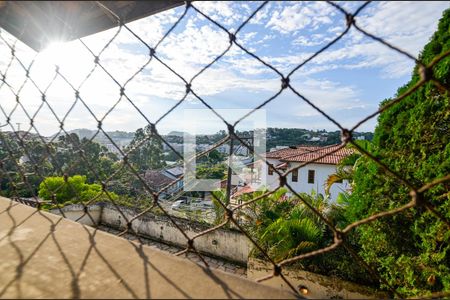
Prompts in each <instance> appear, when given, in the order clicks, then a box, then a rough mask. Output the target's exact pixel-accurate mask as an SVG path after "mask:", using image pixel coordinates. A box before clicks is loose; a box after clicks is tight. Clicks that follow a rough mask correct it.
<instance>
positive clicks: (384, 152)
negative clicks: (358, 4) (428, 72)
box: [347, 10, 450, 296]
mask: <svg viewBox="0 0 450 300" xmlns="http://www.w3.org/2000/svg"><path fill="white" fill-rule="evenodd" d="M449 50H450V10H447V11H445V12H444V15H443V17H442V19H441V20H440V23H439V26H438V30H437V31H436V32H435V34H434V35H433V37H432V39H431V41H430V42H429V43H428V44H427V45H426V46H425V48H424V49H423V51H422V53H421V55H420V60H421V61H422V62H423V63H425V64H429V63H430V62H431V61H432V60H433V59H434V58H435V57H436V56H438V55H441V54H443V53H445V52H447V51H449ZM418 69H419V68H418V67H417V66H416V67H415V69H414V71H413V75H412V78H411V80H410V81H409V82H408V83H407V84H406V85H405V86H403V87H401V88H399V89H398V92H397V96H398V95H402V94H403V93H404V92H405V91H407V90H408V89H409V88H410V87H412V86H414V85H415V84H416V83H417V82H418V81H419V80H420V76H419V70H418ZM433 73H434V76H435V77H436V78H437V79H438V80H439V81H441V82H442V83H443V84H444V85H446V86H447V87H449V86H450V84H449V83H450V82H449V81H450V58H449V57H447V58H445V59H443V60H442V61H440V62H439V63H438V64H437V65H435V67H434V68H433ZM389 101H390V100H389V99H388V100H386V101H384V102H383V103H382V104H381V105H385V104H386V103H388V102H389ZM371 148H372V149H371V152H372V153H373V154H374V155H375V156H376V157H377V158H378V159H380V160H381V161H382V162H383V163H384V164H386V165H387V166H388V167H389V168H391V169H392V170H394V171H396V172H397V173H398V174H401V176H402V177H403V178H405V179H406V180H408V181H409V182H410V183H412V184H413V185H414V186H416V187H420V186H422V185H424V184H426V183H428V182H431V181H432V180H434V179H437V178H441V177H443V176H445V175H448V174H450V100H449V94H448V92H446V91H445V90H443V89H439V88H437V87H436V86H435V85H433V84H432V83H427V84H425V85H424V86H422V87H421V88H419V89H418V90H417V91H416V92H414V93H412V94H411V95H409V96H407V97H405V98H404V99H403V100H402V101H400V102H398V103H396V104H394V105H393V106H392V107H390V108H388V109H387V110H386V111H384V112H382V113H381V114H380V116H379V118H378V126H377V128H376V130H375V133H374V139H373V147H371ZM354 183H355V188H354V191H353V193H352V195H351V197H350V199H349V207H348V209H347V217H348V218H349V220H350V221H355V220H359V219H362V218H364V217H367V216H370V215H372V214H374V213H377V212H380V211H386V210H389V209H392V208H394V207H399V206H401V205H404V204H406V203H407V202H409V201H410V200H411V198H410V196H409V189H408V188H407V187H406V186H404V185H403V184H402V183H401V182H399V181H398V180H396V179H394V178H393V177H391V176H386V173H385V172H383V171H382V170H381V169H380V167H379V166H378V165H377V164H376V163H375V162H373V161H371V160H370V159H368V158H363V159H362V162H360V163H358V167H357V168H356V171H355V176H354ZM449 190H450V183H449V182H448V181H447V182H445V183H442V184H439V185H437V186H435V187H433V188H432V189H430V190H428V191H427V192H426V193H425V194H424V198H425V199H426V201H429V202H430V203H432V204H433V205H434V207H436V208H437V211H438V212H440V213H441V214H442V215H443V216H444V217H445V218H447V220H450V194H449ZM357 233H358V236H359V242H360V244H361V247H362V249H361V251H360V254H361V255H362V256H363V257H364V259H365V260H366V261H367V262H369V263H370V264H372V265H373V266H375V267H376V268H377V269H378V271H379V272H380V274H381V275H382V276H383V277H384V278H385V279H386V280H387V281H388V282H389V283H390V284H391V285H392V286H394V287H395V288H397V291H399V292H401V293H402V294H403V295H405V296H409V295H417V294H423V293H428V292H436V291H443V290H444V291H445V290H446V291H448V290H450V245H449V241H450V230H449V228H448V227H447V225H446V224H445V223H444V222H442V221H441V220H440V219H438V218H437V217H436V216H434V215H433V214H432V213H431V212H429V211H428V210H426V209H425V208H424V207H417V208H414V209H410V210H407V211H404V212H403V213H399V214H396V215H395V216H391V217H385V218H382V219H379V220H377V221H375V222H372V223H369V224H367V225H363V226H360V227H359V228H358V229H357Z"/></svg>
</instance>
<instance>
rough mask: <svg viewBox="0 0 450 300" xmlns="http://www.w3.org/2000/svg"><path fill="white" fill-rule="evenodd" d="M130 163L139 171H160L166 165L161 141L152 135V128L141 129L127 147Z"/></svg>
mask: <svg viewBox="0 0 450 300" xmlns="http://www.w3.org/2000/svg"><path fill="white" fill-rule="evenodd" d="M127 151H131V152H130V154H129V160H130V162H131V163H132V164H133V165H134V166H135V167H136V168H137V169H139V171H141V172H142V171H145V170H148V169H160V168H162V167H164V166H165V165H166V163H165V161H164V155H163V147H162V142H161V140H160V139H159V138H158V137H156V136H155V135H152V133H151V130H150V126H146V127H145V128H144V129H142V128H139V129H138V130H136V133H135V134H134V138H133V140H132V141H131V142H130V144H129V145H128V147H127Z"/></svg>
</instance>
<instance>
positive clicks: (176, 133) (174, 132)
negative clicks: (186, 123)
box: [166, 131, 184, 137]
mask: <svg viewBox="0 0 450 300" xmlns="http://www.w3.org/2000/svg"><path fill="white" fill-rule="evenodd" d="M166 135H170V136H179V137H183V136H184V132H183V131H171V132H169V133H168V134H166Z"/></svg>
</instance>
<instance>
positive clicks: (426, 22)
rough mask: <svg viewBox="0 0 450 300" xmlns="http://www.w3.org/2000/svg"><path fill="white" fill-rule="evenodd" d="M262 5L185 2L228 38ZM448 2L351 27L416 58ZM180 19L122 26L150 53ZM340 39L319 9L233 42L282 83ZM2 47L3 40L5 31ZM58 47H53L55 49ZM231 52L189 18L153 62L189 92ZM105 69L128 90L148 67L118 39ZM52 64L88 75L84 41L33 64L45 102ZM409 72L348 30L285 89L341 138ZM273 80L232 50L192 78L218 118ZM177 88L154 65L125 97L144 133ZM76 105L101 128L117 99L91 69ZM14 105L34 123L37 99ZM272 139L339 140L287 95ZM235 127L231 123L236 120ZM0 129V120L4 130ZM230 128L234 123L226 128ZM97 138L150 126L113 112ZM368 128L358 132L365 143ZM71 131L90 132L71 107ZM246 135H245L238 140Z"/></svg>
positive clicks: (177, 121) (300, 10)
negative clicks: (290, 132) (281, 134)
mask: <svg viewBox="0 0 450 300" xmlns="http://www.w3.org/2000/svg"><path fill="white" fill-rule="evenodd" d="M260 4H261V2H245V1H241V2H193V5H194V6H195V7H196V8H198V9H199V10H201V11H202V12H204V13H205V14H207V15H208V16H210V17H211V18H213V19H214V20H216V21H217V22H219V23H220V24H222V25H223V26H224V27H226V28H227V29H228V30H230V31H234V30H236V29H237V27H238V26H239V25H240V24H241V23H242V22H243V21H244V20H245V19H246V18H247V17H248V16H249V15H250V14H251V13H252V12H253V11H254V10H255V9H256V8H257V7H258V6H259V5H260ZM361 4H362V2H339V5H341V6H343V7H344V8H345V9H347V10H348V11H351V12H352V11H355V9H357V7H359V6H360V5H361ZM448 7H449V3H448V2H425V1H423V2H420V1H417V2H400V1H398V2H374V3H371V4H369V5H368V6H367V7H366V8H365V9H364V10H363V11H362V12H361V13H360V14H359V15H358V17H357V18H356V22H357V24H358V25H359V26H361V27H362V28H364V29H365V30H367V31H368V32H370V33H373V34H375V35H377V36H379V37H382V38H384V39H386V40H387V41H389V42H390V43H392V44H393V45H396V46H398V47H399V48H401V49H403V50H406V51H408V52H409V53H411V54H412V55H414V56H417V55H418V54H419V51H420V50H421V49H422V48H423V46H424V45H425V44H426V43H427V41H428V40H429V39H430V37H431V35H432V33H433V32H434V31H435V30H436V28H437V22H438V20H439V18H440V17H441V16H442V12H443V10H445V9H447V8H448ZM183 11H184V7H178V8H176V9H172V10H170V11H166V12H163V13H160V14H157V15H154V16H150V17H148V18H145V19H141V20H138V21H135V22H132V23H129V27H130V28H131V29H132V30H133V31H134V32H135V33H136V34H138V35H139V36H141V38H142V39H143V40H145V41H146V42H147V43H148V44H149V45H151V46H154V45H155V43H156V42H157V41H159V40H160V39H161V37H162V36H163V35H164V33H165V32H166V31H167V30H168V29H169V28H170V26H172V24H173V23H174V22H175V21H176V20H177V19H178V17H179V16H180V15H181V14H182V13H183ZM344 29H345V18H344V16H343V15H342V13H340V12H339V11H338V10H337V9H335V8H334V7H332V6H331V5H329V4H327V3H325V2H269V3H268V4H267V5H266V6H265V7H264V8H263V9H262V10H261V11H260V12H259V13H258V14H257V15H256V16H255V18H253V19H252V21H250V23H249V24H247V26H245V27H244V28H243V29H242V31H241V32H239V34H238V35H237V41H238V42H239V43H240V44H242V45H243V46H244V47H245V48H247V49H248V50H249V51H251V52H252V53H254V54H256V55H258V56H259V57H260V58H262V59H263V60H264V61H266V62H268V63H270V64H271V65H273V66H275V67H276V68H277V69H278V70H279V71H280V72H282V73H283V74H287V73H289V71H290V70H292V69H293V68H295V66H297V65H298V64H299V63H301V62H302V61H304V60H305V59H306V58H308V57H309V56H310V55H312V54H313V53H314V52H315V51H317V50H318V49H320V48H321V47H323V46H324V45H326V44H327V43H328V42H329V41H330V40H331V39H333V38H334V37H336V36H337V35H338V34H340V33H341V32H342V31H343V30H344ZM117 30H118V29H117V28H115V29H111V30H108V31H105V32H102V33H99V34H95V35H92V36H89V37H86V38H83V41H84V42H85V43H86V45H87V46H88V47H89V48H90V49H91V50H92V51H93V52H94V53H98V52H99V51H100V50H101V49H102V48H103V46H104V45H105V44H106V42H107V41H108V40H109V39H111V38H112V37H113V36H114V34H116V33H117ZM2 36H3V37H4V38H7V39H8V40H12V39H11V37H10V36H9V35H8V34H7V33H5V32H4V31H2ZM55 42H57V41H55ZM227 46H228V36H227V34H226V33H225V32H224V31H222V30H221V29H220V28H219V27H217V26H215V25H214V24H213V23H211V22H210V21H208V20H206V19H205V18H204V17H202V16H201V15H200V14H198V13H197V12H195V11H194V10H193V9H190V10H189V11H188V13H187V15H186V17H185V18H184V19H183V20H182V21H181V23H180V24H179V26H177V27H176V29H175V30H174V31H173V32H172V33H171V34H170V35H169V36H168V37H167V38H166V39H165V40H164V41H163V42H162V43H161V44H160V45H159V46H158V48H157V51H156V53H157V55H158V57H159V58H160V59H161V60H162V61H164V62H165V63H166V64H167V65H169V66H170V67H171V68H172V69H174V70H176V71H177V73H179V74H180V75H182V76H183V77H184V78H185V79H186V80H187V81H189V80H190V78H192V76H193V75H194V74H196V73H197V72H198V71H199V70H201V69H202V68H203V67H204V66H205V65H206V64H208V63H209V62H211V61H212V60H213V59H214V58H215V57H216V56H217V55H219V54H220V53H221V52H222V51H224V50H225V49H226V48H227ZM17 55H18V57H19V58H20V59H21V60H22V61H23V62H24V63H29V62H31V60H32V59H33V57H34V56H35V53H34V52H33V51H32V50H30V49H29V48H27V47H26V46H24V45H21V44H20V43H19V44H18V51H17ZM9 58H10V53H9V51H8V50H7V49H6V48H5V47H4V46H3V45H0V70H2V72H4V70H5V68H6V65H7V63H8V61H9ZM100 60H101V63H102V64H103V65H104V67H105V68H106V69H107V70H108V72H110V73H111V74H112V75H113V76H114V78H116V79H117V80H118V81H119V82H120V83H121V84H123V83H125V82H126V81H127V80H128V79H129V78H130V77H131V76H132V75H133V74H134V73H135V72H136V71H137V70H139V69H140V68H141V67H142V66H143V65H144V64H145V63H146V62H147V61H148V50H147V48H146V47H145V46H144V45H142V44H141V43H140V42H139V41H138V40H137V39H136V38H135V37H133V35H132V34H131V33H129V32H127V30H126V29H124V28H122V30H121V31H120V32H119V33H118V35H117V37H116V38H115V39H114V40H113V42H112V43H111V45H110V46H109V47H108V48H107V49H106V50H105V51H104V52H103V53H102V54H101V55H100ZM53 63H57V64H58V65H59V66H60V68H61V73H62V74H64V75H65V76H66V78H67V79H68V80H69V81H70V82H71V84H73V85H74V86H76V87H79V86H80V84H81V83H82V82H83V79H84V78H85V77H86V75H87V74H89V73H90V71H91V70H92V69H93V68H94V66H95V65H94V62H93V57H92V54H90V53H89V51H88V50H87V49H86V48H85V47H84V46H83V45H82V43H81V42H80V41H73V42H70V43H64V44H56V46H51V47H49V49H47V50H45V51H43V52H42V53H39V54H38V55H37V56H36V60H35V64H34V65H33V67H32V69H31V76H32V78H35V79H36V80H35V81H36V84H37V85H38V86H39V87H40V88H41V89H42V90H43V89H45V88H46V87H47V85H48V83H49V82H52V78H53V75H54V71H53V70H54V67H53V66H52V64H53ZM412 68H413V62H412V61H411V60H410V59H408V58H405V57H404V56H402V55H401V54H398V53H396V52H395V51H393V50H391V49H388V48H387V47H385V46H383V45H381V44H380V43H378V42H376V41H373V40H371V39H370V38H367V37H365V36H363V35H362V34H360V33H358V32H357V31H356V30H354V29H351V30H350V32H349V33H348V34H347V35H345V36H344V37H343V38H342V39H341V40H340V41H339V42H337V43H336V44H335V45H333V46H332V47H330V48H329V49H328V50H327V51H326V52H324V53H322V54H320V55H319V56H318V57H316V58H315V59H314V60H312V61H311V62H309V63H308V64H306V65H305V66H304V67H302V68H301V69H299V70H298V71H297V72H295V73H294V74H293V75H292V77H291V84H292V85H293V86H294V87H295V89H296V90H297V91H299V92H300V93H302V94H303V95H304V96H306V97H307V98H308V99H310V100H311V101H312V102H313V103H314V104H316V105H317V106H318V107H320V108H321V109H323V110H324V111H325V112H327V113H328V114H330V116H332V117H333V118H335V119H336V120H337V121H338V122H340V123H341V124H342V125H343V126H345V127H351V126H353V125H354V124H355V123H357V121H358V120H360V119H362V118H363V117H364V116H366V115H368V114H370V113H372V112H374V111H375V110H376V109H377V107H378V104H379V102H380V101H382V100H383V99H385V98H388V97H392V96H393V95H394V94H395V92H396V90H397V88H398V87H400V86H401V85H403V84H405V83H406V82H407V81H408V80H409V77H410V74H411V71H412ZM8 74H9V75H8V76H9V77H8V80H9V83H10V85H11V86H12V87H13V88H14V89H15V91H17V90H19V88H20V86H21V83H22V82H23V81H24V78H25V77H24V71H23V70H21V68H20V66H19V64H18V63H17V62H16V61H14V62H13V64H12V66H11V68H10V70H9V71H8ZM280 84H281V83H280V78H279V76H278V75H277V74H276V73H275V72H273V71H272V70H270V69H269V68H267V67H265V66H264V65H262V64H261V63H260V62H258V61H257V60H255V59H254V58H252V57H250V56H249V55H247V54H245V53H244V52H243V51H242V50H240V49H239V48H238V47H237V46H235V45H234V46H233V47H232V48H231V49H230V51H229V52H228V53H227V54H226V55H225V56H224V57H223V58H222V59H221V60H219V61H218V62H217V63H216V64H214V65H213V66H212V67H211V68H209V69H208V70H206V71H205V72H204V73H202V74H201V75H200V76H199V77H197V78H196V79H195V80H194V82H193V85H192V88H193V90H194V91H195V92H196V94H198V95H199V96H200V97H202V99H204V100H205V101H206V102H208V103H209V104H210V105H211V106H212V107H214V108H220V109H233V108H236V109H238V108H239V109H245V108H253V107H255V106H257V105H259V104H261V103H262V102H264V101H265V100H266V99H267V98H269V97H271V96H272V95H274V94H275V93H276V92H277V91H278V89H279V87H280ZM184 91H185V87H184V83H183V82H182V81H181V80H180V79H179V78H177V77H176V76H175V75H174V74H172V73H171V72H170V71H169V70H167V69H166V68H165V67H164V66H162V65H161V64H160V63H159V62H157V61H155V60H153V61H151V62H150V64H148V65H147V66H146V67H145V68H144V70H143V72H141V73H139V74H138V75H137V76H136V77H134V79H133V80H132V81H130V82H129V84H128V85H127V86H126V92H127V95H129V97H130V98H131V99H132V101H133V102H134V103H135V105H136V106H137V107H139V109H140V110H141V111H142V113H143V114H144V115H145V116H146V117H147V118H148V119H149V120H150V121H152V122H154V121H156V120H157V119H158V118H159V117H160V116H162V115H163V114H164V113H165V112H166V111H167V110H168V109H169V108H170V107H172V106H173V105H175V103H176V102H177V101H178V100H180V99H181V98H182V97H183V95H184ZM73 94H74V93H73V91H72V89H71V88H70V87H69V86H68V84H66V83H65V82H64V81H63V80H62V79H60V78H57V79H56V80H55V81H54V82H53V83H52V85H51V86H50V88H49V89H48V91H47V98H48V101H49V103H50V104H51V105H52V107H54V109H55V111H56V113H57V114H58V115H60V116H62V115H64V114H65V113H66V112H67V110H68V109H69V107H70V106H71V105H72V104H73V103H74V101H75V99H74V96H73ZM80 95H81V97H82V99H83V100H84V101H85V103H86V104H87V105H88V106H89V107H90V108H91V110H92V112H93V113H94V114H95V115H96V116H97V117H98V118H99V119H100V118H102V117H103V116H104V115H105V114H106V113H107V112H108V110H109V109H110V108H111V107H112V106H113V105H114V103H116V101H118V100H119V98H120V95H119V87H118V86H117V85H116V84H115V83H114V82H113V81H112V80H111V79H110V78H109V77H108V75H107V74H106V73H105V72H103V71H102V70H101V69H100V68H98V67H97V68H95V69H94V72H93V73H92V75H91V76H90V77H89V78H88V80H87V81H86V82H84V83H83V84H81V87H80ZM0 96H1V99H2V103H1V105H2V107H3V108H4V111H5V112H6V114H8V113H9V112H10V111H11V110H12V109H13V107H14V102H15V98H14V97H13V95H12V93H11V92H10V91H8V89H6V88H5V87H2V88H1V89H0ZM20 96H21V99H22V101H23V102H24V104H25V105H26V107H27V110H29V112H30V113H31V114H32V113H34V112H36V111H37V110H38V109H39V104H40V99H41V97H40V95H39V92H38V90H37V89H36V88H35V87H33V85H32V84H30V83H29V82H27V83H26V84H25V86H24V87H23V88H22V90H21V92H20ZM203 108H205V106H204V105H203V104H202V103H200V101H198V99H196V98H195V97H193V96H192V95H189V96H188V97H187V98H186V100H185V102H184V103H183V104H182V105H180V106H179V107H178V108H177V109H176V110H174V112H173V113H172V114H170V115H169V116H168V117H167V118H165V119H164V120H163V121H161V122H160V123H159V124H158V126H157V128H158V129H159V130H160V131H161V132H162V133H166V132H168V131H171V130H179V131H182V130H183V129H184V128H185V127H186V126H185V124H186V120H184V119H183V109H203ZM265 109H266V112H267V125H268V126H270V127H297V128H308V129H327V130H337V127H336V126H335V125H334V124H332V123H330V122H329V121H327V120H326V119H325V118H323V117H322V116H320V115H319V114H318V113H317V112H316V111H315V110H314V109H312V108H311V107H309V106H308V105H306V104H305V103H304V102H303V101H302V100H301V99H299V98H298V97H297V96H296V95H294V94H293V93H292V92H291V91H289V90H285V91H284V92H283V93H282V94H281V95H280V96H279V97H278V98H276V99H275V100H273V101H272V102H270V103H269V104H268V105H267V106H265ZM240 116H241V115H240V114H238V113H237V114H236V116H233V117H234V118H235V119H237V118H239V117H240ZM11 118H12V120H13V122H14V123H16V122H21V123H23V124H22V129H24V128H27V126H26V125H25V123H27V120H26V117H25V114H24V112H23V111H22V110H21V109H17V110H15V111H14V112H13V114H12V116H11ZM5 119H6V117H5V116H4V114H3V113H0V123H4V120H5ZM230 121H232V120H230ZM36 124H37V126H38V130H39V132H40V133H41V134H44V135H49V134H53V133H54V132H56V131H57V128H58V126H59V125H58V122H57V121H56V119H55V118H54V117H53V116H52V115H51V112H50V111H49V110H48V108H46V107H44V108H42V109H41V110H39V112H38V114H37V117H36ZM103 124H104V128H105V130H125V131H134V130H135V129H136V128H138V127H143V126H145V125H146V120H145V118H144V117H142V116H141V115H140V114H139V113H137V112H136V110H135V108H134V107H133V106H132V105H131V104H130V103H129V102H128V101H127V100H126V99H122V100H120V101H119V103H118V105H117V106H116V108H115V109H114V110H113V112H112V113H110V114H109V115H107V116H106V118H105V120H104V122H103ZM375 124H376V119H373V120H371V121H369V122H367V123H366V124H364V125H362V126H361V127H360V128H359V130H361V131H371V130H373V129H374V126H375ZM65 126H66V128H67V130H70V129H74V128H91V129H94V128H95V127H96V123H95V121H94V118H93V117H92V116H91V115H90V113H89V112H88V111H87V110H86V108H85V107H83V105H82V103H80V102H78V103H76V104H75V107H74V109H73V110H72V111H71V112H70V113H69V115H68V116H67V118H66V121H65ZM203 127H204V128H203V131H204V132H205V133H207V132H215V131H217V130H219V129H225V127H224V124H223V123H221V122H220V121H218V120H217V119H216V118H214V117H213V116H212V115H211V121H210V122H205V124H204V126H203ZM241 129H245V128H241Z"/></svg>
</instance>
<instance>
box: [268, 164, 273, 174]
mask: <svg viewBox="0 0 450 300" xmlns="http://www.w3.org/2000/svg"><path fill="white" fill-rule="evenodd" d="M267 170H268V172H267V174H269V175H273V168H272V166H271V165H270V166H269V168H268V169H267Z"/></svg>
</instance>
